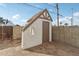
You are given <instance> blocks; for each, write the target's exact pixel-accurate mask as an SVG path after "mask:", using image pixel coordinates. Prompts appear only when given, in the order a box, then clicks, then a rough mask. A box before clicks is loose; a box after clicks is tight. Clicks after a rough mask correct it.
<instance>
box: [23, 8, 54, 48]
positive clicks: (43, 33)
mask: <svg viewBox="0 0 79 59" xmlns="http://www.w3.org/2000/svg"><path fill="white" fill-rule="evenodd" d="M27 23H28V24H27V25H25V26H24V28H23V31H22V48H23V49H27V48H31V47H34V46H37V45H40V44H42V43H44V42H51V41H52V18H51V16H50V14H49V12H48V10H47V9H44V10H42V11H40V12H39V13H37V14H36V15H34V16H33V17H32V18H31V19H30V20H28V21H27Z"/></svg>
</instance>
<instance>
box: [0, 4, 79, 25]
mask: <svg viewBox="0 0 79 59" xmlns="http://www.w3.org/2000/svg"><path fill="white" fill-rule="evenodd" d="M78 6H79V4H78V3H70V4H69V3H61V4H59V13H60V15H63V16H60V19H59V20H60V22H62V23H63V24H65V23H68V24H69V25H70V23H71V21H70V19H71V18H72V8H73V21H74V25H79V7H78ZM45 8H47V9H48V11H49V13H50V15H51V17H52V20H53V22H52V24H54V25H56V22H57V21H56V4H55V3H28V4H27V3H0V17H3V18H4V19H8V20H10V21H12V22H13V23H14V24H19V25H24V24H26V23H27V22H26V21H27V20H29V19H30V18H31V17H32V16H33V15H35V14H36V13H38V12H39V11H41V10H43V9H45Z"/></svg>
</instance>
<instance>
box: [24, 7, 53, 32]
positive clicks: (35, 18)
mask: <svg viewBox="0 0 79 59" xmlns="http://www.w3.org/2000/svg"><path fill="white" fill-rule="evenodd" d="M44 12H47V13H48V15H49V17H50V21H52V18H51V16H50V14H49V12H48V10H47V9H44V10H42V11H40V12H39V13H37V14H36V15H34V16H33V17H32V18H31V19H29V20H28V21H27V22H28V24H27V25H25V26H24V28H23V31H24V30H25V29H26V28H27V27H29V26H30V25H31V24H32V23H33V22H34V21H35V20H37V18H39V17H40V16H41V15H42V14H43V13H44Z"/></svg>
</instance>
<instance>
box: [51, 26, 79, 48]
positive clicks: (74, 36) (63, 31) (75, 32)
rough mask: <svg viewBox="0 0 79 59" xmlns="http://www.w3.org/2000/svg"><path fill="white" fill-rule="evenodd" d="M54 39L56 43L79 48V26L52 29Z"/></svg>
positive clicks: (54, 27)
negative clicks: (59, 42)
mask: <svg viewBox="0 0 79 59" xmlns="http://www.w3.org/2000/svg"><path fill="white" fill-rule="evenodd" d="M52 38H53V40H56V41H61V42H64V43H68V44H70V45H73V46H75V47H79V27H78V26H73V27H71V26H60V27H56V26H53V27H52Z"/></svg>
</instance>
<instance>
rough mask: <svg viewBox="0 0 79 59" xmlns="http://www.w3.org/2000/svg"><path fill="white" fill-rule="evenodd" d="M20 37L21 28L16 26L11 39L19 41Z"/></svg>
mask: <svg viewBox="0 0 79 59" xmlns="http://www.w3.org/2000/svg"><path fill="white" fill-rule="evenodd" d="M21 36H22V27H21V26H19V25H16V26H14V27H13V39H21Z"/></svg>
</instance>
